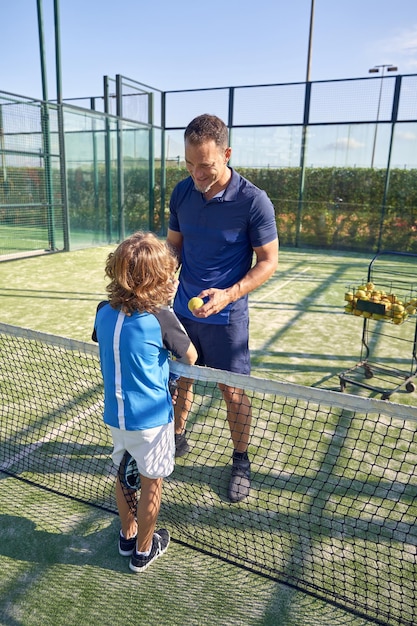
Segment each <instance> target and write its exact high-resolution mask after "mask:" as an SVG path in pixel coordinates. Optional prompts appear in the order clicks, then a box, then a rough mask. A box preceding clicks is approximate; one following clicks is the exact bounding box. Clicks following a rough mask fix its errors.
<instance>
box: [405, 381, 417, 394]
mask: <svg viewBox="0 0 417 626" xmlns="http://www.w3.org/2000/svg"><path fill="white" fill-rule="evenodd" d="M405 389H406V391H408V393H413V391H415V390H416V386H415V384H414V383H407V384H406V386H405Z"/></svg>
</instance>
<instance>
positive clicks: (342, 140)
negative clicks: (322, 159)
mask: <svg viewBox="0 0 417 626" xmlns="http://www.w3.org/2000/svg"><path fill="white" fill-rule="evenodd" d="M364 146H365V144H364V143H362V142H361V141H357V140H356V139H353V138H351V137H339V139H336V141H333V142H332V143H329V144H327V146H326V150H335V149H336V150H337V149H341V150H342V149H343V150H346V148H349V149H350V150H360V149H361V148H364Z"/></svg>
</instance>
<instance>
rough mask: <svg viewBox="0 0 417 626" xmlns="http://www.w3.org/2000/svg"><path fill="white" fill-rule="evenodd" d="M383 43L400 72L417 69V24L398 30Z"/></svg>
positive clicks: (384, 48)
mask: <svg viewBox="0 0 417 626" xmlns="http://www.w3.org/2000/svg"><path fill="white" fill-rule="evenodd" d="M381 44H382V48H383V51H384V52H385V53H387V54H389V55H390V61H391V62H392V63H393V64H394V65H397V66H398V69H399V72H400V73H402V74H403V73H405V72H407V71H408V72H414V71H415V70H416V69H417V24H415V25H413V26H410V27H409V28H404V29H403V30H401V31H397V33H396V34H395V35H394V36H393V37H389V38H388V39H384V40H382V42H381Z"/></svg>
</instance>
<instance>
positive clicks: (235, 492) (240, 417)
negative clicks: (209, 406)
mask: <svg viewBox="0 0 417 626" xmlns="http://www.w3.org/2000/svg"><path fill="white" fill-rule="evenodd" d="M219 389H220V390H221V392H222V394H223V398H224V401H225V402H226V407H227V419H228V422H229V428H230V434H231V438H232V442H233V448H234V450H233V459H232V472H231V477H230V482H229V490H228V495H229V499H230V500H231V501H232V502H240V501H241V500H244V498H246V497H247V496H248V495H249V491H250V462H249V458H248V453H247V450H248V444H249V437H250V427H251V420H252V407H251V404H250V401H249V398H248V396H247V395H246V393H245V392H244V390H243V389H238V388H236V387H229V386H227V385H224V384H219Z"/></svg>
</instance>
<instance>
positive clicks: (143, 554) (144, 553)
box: [136, 546, 152, 556]
mask: <svg viewBox="0 0 417 626" xmlns="http://www.w3.org/2000/svg"><path fill="white" fill-rule="evenodd" d="M151 550H152V546H151V547H150V548H149V550H147V551H146V552H138V551H137V550H136V554H137V555H138V556H149V555H150V553H151Z"/></svg>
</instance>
